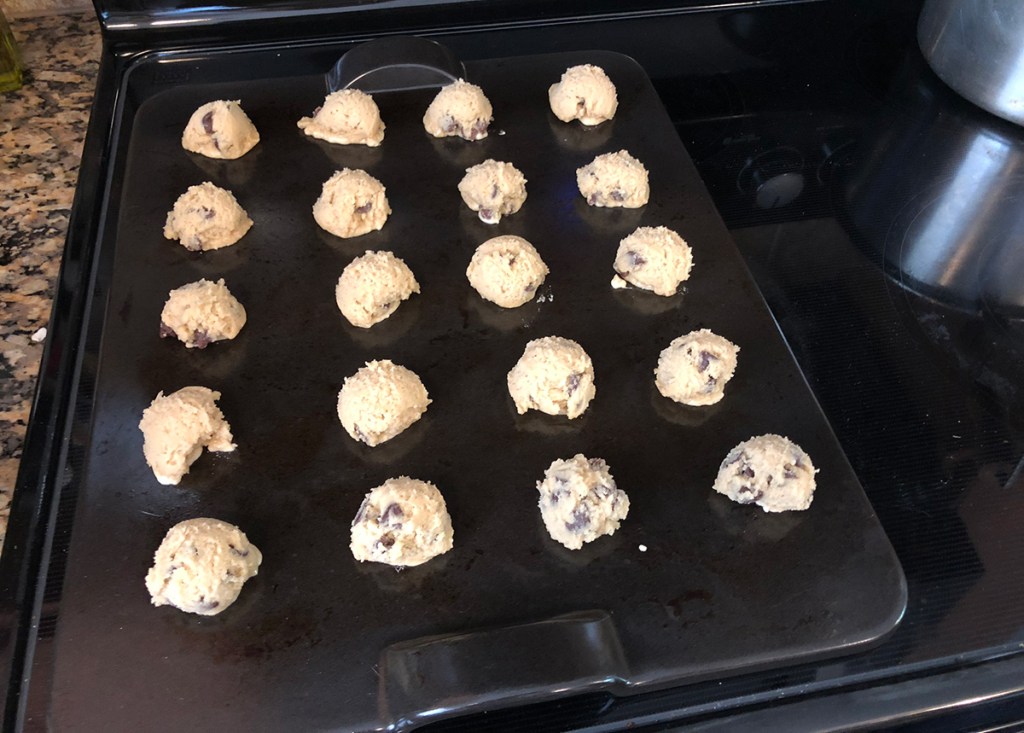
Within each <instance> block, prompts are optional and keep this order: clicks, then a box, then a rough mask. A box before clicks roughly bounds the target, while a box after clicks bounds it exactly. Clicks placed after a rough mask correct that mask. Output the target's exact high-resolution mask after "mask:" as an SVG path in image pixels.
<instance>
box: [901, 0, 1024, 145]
mask: <svg viewBox="0 0 1024 733" xmlns="http://www.w3.org/2000/svg"><path fill="white" fill-rule="evenodd" d="M917 41H918V43H919V44H920V46H921V51H922V53H924V57H925V58H926V59H928V63H929V65H930V66H931V67H932V69H933V70H934V71H935V73H936V74H937V75H938V77H939V78H940V79H942V80H943V81H944V82H946V84H948V85H949V86H950V87H952V88H953V89H954V90H956V91H957V92H958V93H959V94H960V95H961V96H963V97H964V98H965V99H968V100H970V101H971V102H974V103H975V104H976V105H978V106H979V107H981V108H983V109H986V110H988V111H989V112H991V113H992V114H995V115H998V116H999V117H1002V118H1003V119H1005V120H1009V121H1010V122H1015V123H1017V124H1018V125H1024V2H1022V0H926V2H925V4H924V7H923V8H922V10H921V16H920V18H919V20H918V24H917Z"/></svg>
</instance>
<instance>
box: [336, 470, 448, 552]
mask: <svg viewBox="0 0 1024 733" xmlns="http://www.w3.org/2000/svg"><path fill="white" fill-rule="evenodd" d="M453 539H454V532H453V531H452V518H451V517H450V516H449V515H448V508H447V507H446V506H445V503H444V497H443V496H441V492H440V491H438V490H437V487H436V486H434V485H433V484H432V483H430V482H428V481H418V480H416V479H411V478H408V477H407V476H399V477H398V478H392V479H388V480H387V481H385V482H384V483H383V484H381V485H380V486H378V487H377V488H375V489H373V490H372V491H371V492H370V493H369V494H367V495H366V498H365V499H363V503H362V505H361V506H360V507H359V511H358V512H357V513H356V516H355V519H353V520H352V542H351V544H350V545H349V547H350V548H351V550H352V556H353V557H355V559H356V560H359V561H360V562H367V561H369V562H382V563H387V564H388V565H395V566H398V567H413V566H415V565H422V564H423V563H425V562H426V561H427V560H430V559H431V558H434V557H437V556H438V555H443V554H444V553H446V552H448V550H450V549H452V542H453Z"/></svg>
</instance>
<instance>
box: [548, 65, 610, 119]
mask: <svg viewBox="0 0 1024 733" xmlns="http://www.w3.org/2000/svg"><path fill="white" fill-rule="evenodd" d="M548 101H549V102H550V103H551V111H552V112H554V113H555V117H557V118H558V119H560V120H561V121H562V122H572V121H573V120H579V121H580V122H582V123H583V124H584V125H598V124H600V123H602V122H604V121H605V120H610V119H611V118H612V117H614V116H615V110H616V109H618V107H619V99H618V97H617V96H616V94H615V85H614V84H612V80H611V79H609V78H608V75H607V74H606V73H604V69H602V68H601V67H600V66H593V65H591V64H584V65H583V66H570V67H569V68H568V69H566V70H565V73H564V74H562V79H561V81H559V82H558V83H557V84H552V85H551V87H550V88H549V89H548Z"/></svg>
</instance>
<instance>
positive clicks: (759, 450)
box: [715, 434, 817, 512]
mask: <svg viewBox="0 0 1024 733" xmlns="http://www.w3.org/2000/svg"><path fill="white" fill-rule="evenodd" d="M815 473H817V471H816V470H815V468H814V464H812V463H811V458H810V456H808V455H807V454H806V453H805V452H804V451H803V449H802V448H801V447H800V446H798V445H797V444H796V443H794V442H793V441H791V440H789V439H788V438H783V437H782V436H781V435H771V434H769V435H758V436H757V437H754V438H751V439H750V440H746V441H744V442H742V443H740V444H739V445H738V446H736V447H735V448H733V449H732V450H731V451H729V454H728V455H727V456H726V457H725V460H724V461H722V466H721V468H719V469H718V477H717V478H716V479H715V491H717V492H718V493H719V494H725V495H726V496H728V497H729V498H730V499H732V500H733V501H735V502H738V503H740V504H757V505H758V506H760V507H761V508H762V509H764V510H765V511H766V512H787V511H793V510H801V509H806V508H807V507H809V506H810V505H811V500H812V499H813V498H814V486H815V483H814V474H815Z"/></svg>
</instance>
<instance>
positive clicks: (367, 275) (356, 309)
mask: <svg viewBox="0 0 1024 733" xmlns="http://www.w3.org/2000/svg"><path fill="white" fill-rule="evenodd" d="M419 291H420V286H419V283H417V282H416V278H415V277H413V274H412V270H410V269H409V267H408V265H406V264H405V263H404V262H403V261H402V260H401V259H399V258H398V257H395V255H394V254H393V253H391V252H371V251H370V250H367V251H366V254H364V255H362V256H360V257H356V258H355V259H354V260H352V261H351V262H350V263H348V265H347V266H346V267H345V269H344V270H343V271H342V273H341V277H340V278H338V286H337V287H336V288H335V289H334V296H335V298H336V299H337V301H338V308H339V309H341V313H342V315H344V316H345V318H347V319H348V322H349V323H351V324H352V325H353V326H358V327H359V328H369V327H370V326H372V325H373V324H375V323H380V322H381V321H383V320H384V319H385V318H387V317H388V316H390V315H391V314H392V313H394V312H395V311H396V310H398V306H399V305H401V304H402V301H403V300H406V299H408V297H409V296H410V295H412V294H413V293H418V292H419Z"/></svg>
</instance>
